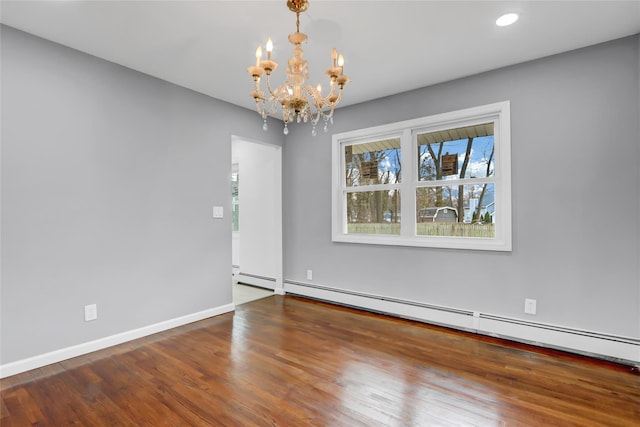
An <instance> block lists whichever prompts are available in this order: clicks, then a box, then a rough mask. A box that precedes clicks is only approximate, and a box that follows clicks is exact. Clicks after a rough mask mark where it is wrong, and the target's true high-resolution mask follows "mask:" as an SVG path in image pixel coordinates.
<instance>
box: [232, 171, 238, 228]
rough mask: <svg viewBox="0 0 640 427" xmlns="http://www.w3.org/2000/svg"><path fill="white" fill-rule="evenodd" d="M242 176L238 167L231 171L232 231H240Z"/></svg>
mask: <svg viewBox="0 0 640 427" xmlns="http://www.w3.org/2000/svg"><path fill="white" fill-rule="evenodd" d="M239 190H240V176H239V174H238V165H237V164H234V165H233V166H232V169H231V231H240V191H239Z"/></svg>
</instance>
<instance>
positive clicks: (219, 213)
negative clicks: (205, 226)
mask: <svg viewBox="0 0 640 427" xmlns="http://www.w3.org/2000/svg"><path fill="white" fill-rule="evenodd" d="M213 217H214V218H223V217H224V209H223V208H222V206H214V207H213Z"/></svg>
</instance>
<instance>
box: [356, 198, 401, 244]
mask: <svg viewBox="0 0 640 427" xmlns="http://www.w3.org/2000/svg"><path fill="white" fill-rule="evenodd" d="M346 197H347V232H348V233H349V234H352V233H356V234H357V233H360V234H400V216H401V215H400V191H399V190H385V191H364V192H353V193H347V195H346Z"/></svg>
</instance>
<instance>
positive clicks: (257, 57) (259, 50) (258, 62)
mask: <svg viewBox="0 0 640 427" xmlns="http://www.w3.org/2000/svg"><path fill="white" fill-rule="evenodd" d="M260 59H262V46H258V48H257V49H256V67H257V66H259V65H260Z"/></svg>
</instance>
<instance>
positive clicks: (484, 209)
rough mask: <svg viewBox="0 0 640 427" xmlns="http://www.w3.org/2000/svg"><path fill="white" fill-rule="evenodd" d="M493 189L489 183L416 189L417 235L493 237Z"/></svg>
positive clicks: (493, 186)
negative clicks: (460, 195)
mask: <svg viewBox="0 0 640 427" xmlns="http://www.w3.org/2000/svg"><path fill="white" fill-rule="evenodd" d="M494 190H495V185H494V184H492V183H489V184H475V185H459V186H458V185H456V186H451V185H450V186H435V187H422V188H418V189H417V190H416V221H417V224H416V234H417V235H419V236H453V237H495V221H494V213H495V191H494ZM459 194H462V197H458V195H459Z"/></svg>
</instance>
